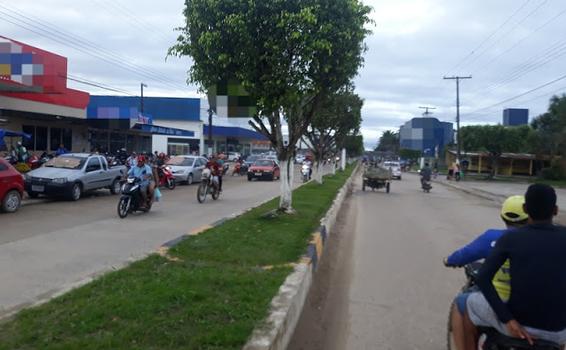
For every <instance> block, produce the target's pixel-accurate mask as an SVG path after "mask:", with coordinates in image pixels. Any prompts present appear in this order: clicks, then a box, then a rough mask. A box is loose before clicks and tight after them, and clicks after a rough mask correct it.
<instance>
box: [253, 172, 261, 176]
mask: <svg viewBox="0 0 566 350" xmlns="http://www.w3.org/2000/svg"><path fill="white" fill-rule="evenodd" d="M262 175H263V173H262V172H257V173H255V176H262Z"/></svg>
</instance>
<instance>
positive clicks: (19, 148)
mask: <svg viewBox="0 0 566 350" xmlns="http://www.w3.org/2000/svg"><path fill="white" fill-rule="evenodd" d="M16 157H17V159H18V163H25V162H26V161H27V159H28V151H27V149H26V148H25V147H24V145H22V143H21V141H18V143H17V144H16Z"/></svg>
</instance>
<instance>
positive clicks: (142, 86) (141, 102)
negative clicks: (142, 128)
mask: <svg viewBox="0 0 566 350" xmlns="http://www.w3.org/2000/svg"><path fill="white" fill-rule="evenodd" d="M144 87H147V84H145V83H140V89H141V98H140V113H141V115H142V116H143V88H144Z"/></svg>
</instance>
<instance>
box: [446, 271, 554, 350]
mask: <svg viewBox="0 0 566 350" xmlns="http://www.w3.org/2000/svg"><path fill="white" fill-rule="evenodd" d="M481 265H482V263H481V262H473V263H471V264H467V265H465V266H464V272H465V274H466V283H465V284H464V286H463V287H462V292H464V293H465V292H475V291H478V287H477V285H476V280H477V277H478V273H479V270H480V268H481ZM446 266H447V267H454V266H449V265H446ZM455 307H456V305H455V304H454V303H452V305H451V306H450V313H449V314H448V324H447V332H446V340H447V342H446V346H447V349H448V350H456V346H455V344H454V337H453V335H452V317H451V316H452V315H451V313H452V309H453V308H455ZM478 331H479V338H478V339H479V342H478V350H527V349H538V350H560V349H561V346H560V345H558V344H556V343H553V342H550V341H545V340H541V339H535V340H534V345H533V346H531V345H530V344H529V343H528V342H527V340H525V339H517V338H511V337H508V336H506V335H503V334H501V333H499V332H498V331H497V330H495V329H494V328H490V327H478Z"/></svg>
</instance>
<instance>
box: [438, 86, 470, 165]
mask: <svg viewBox="0 0 566 350" xmlns="http://www.w3.org/2000/svg"><path fill="white" fill-rule="evenodd" d="M444 79H445V80H456V133H457V134H456V142H457V143H458V145H457V146H458V148H457V151H456V152H457V153H456V162H457V163H458V164H460V156H461V151H462V143H461V142H460V141H461V138H460V80H461V79H472V76H471V75H468V76H466V77H460V76H452V77H444Z"/></svg>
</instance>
